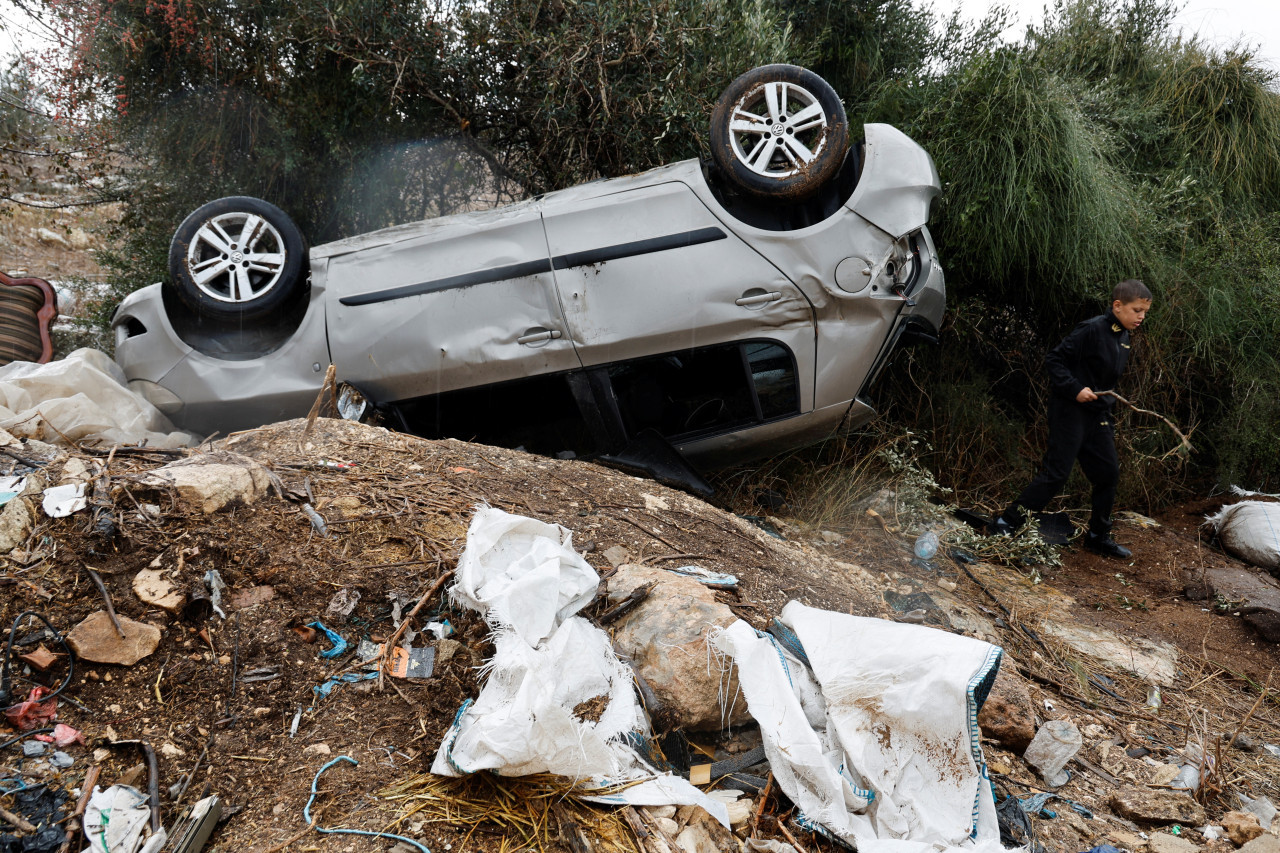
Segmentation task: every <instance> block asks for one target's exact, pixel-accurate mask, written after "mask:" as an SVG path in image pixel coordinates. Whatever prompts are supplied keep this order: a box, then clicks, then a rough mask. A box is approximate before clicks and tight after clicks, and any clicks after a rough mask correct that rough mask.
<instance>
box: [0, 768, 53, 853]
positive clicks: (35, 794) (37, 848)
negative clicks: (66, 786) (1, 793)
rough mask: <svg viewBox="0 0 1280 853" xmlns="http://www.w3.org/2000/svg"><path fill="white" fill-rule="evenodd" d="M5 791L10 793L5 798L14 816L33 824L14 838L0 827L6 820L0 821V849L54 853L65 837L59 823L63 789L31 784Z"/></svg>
mask: <svg viewBox="0 0 1280 853" xmlns="http://www.w3.org/2000/svg"><path fill="white" fill-rule="evenodd" d="M5 793H6V794H8V793H12V795H13V800H12V801H11V802H8V801H6V805H7V806H8V807H9V809H10V810H11V811H12V812H14V814H15V816H16V817H18V818H20V819H21V820H23V821H25V822H26V823H27V824H28V825H29V826H33V827H35V832H30V831H28V833H27V834H25V835H24V836H23V837H22V838H17V837H15V836H13V835H9V834H8V833H6V832H5V831H4V830H5V829H6V828H8V826H9V824H8V822H7V821H6V822H3V823H0V850H4V851H10V850H12V851H14V853H57V851H58V850H60V849H61V847H62V842H63V839H64V838H65V837H66V830H65V829H64V828H63V824H62V822H63V821H65V820H66V811H67V800H68V797H67V794H66V792H65V791H63V790H61V789H59V788H55V787H53V786H50V785H31V786H29V787H23V788H18V789H16V790H13V791H11V792H5Z"/></svg>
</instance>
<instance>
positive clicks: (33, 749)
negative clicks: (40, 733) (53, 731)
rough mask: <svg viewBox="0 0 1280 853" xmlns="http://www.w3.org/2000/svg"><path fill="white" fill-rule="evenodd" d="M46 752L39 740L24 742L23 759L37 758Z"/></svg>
mask: <svg viewBox="0 0 1280 853" xmlns="http://www.w3.org/2000/svg"><path fill="white" fill-rule="evenodd" d="M44 752H45V745H44V744H42V743H40V741H38V740H24V741H23V742H22V757H23V758H35V757H36V756H39V755H44Z"/></svg>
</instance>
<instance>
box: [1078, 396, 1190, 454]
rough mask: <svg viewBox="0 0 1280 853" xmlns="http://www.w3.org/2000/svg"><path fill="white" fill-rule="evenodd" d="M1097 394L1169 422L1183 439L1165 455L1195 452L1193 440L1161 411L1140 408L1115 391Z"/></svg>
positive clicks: (1172, 428)
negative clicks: (1179, 444)
mask: <svg viewBox="0 0 1280 853" xmlns="http://www.w3.org/2000/svg"><path fill="white" fill-rule="evenodd" d="M1097 394H1098V396H1099V397H1114V398H1116V399H1117V400H1119V401H1120V402H1121V403H1124V404H1125V405H1126V406H1128V407H1129V408H1131V409H1133V410H1134V411H1135V412H1138V413H1139V414H1143V415H1151V416H1152V417H1156V418H1159V419H1160V420H1162V421H1164V422H1165V423H1166V424H1168V426H1169V429H1171V430H1173V431H1174V433H1175V434H1176V435H1177V436H1178V440H1179V441H1181V442H1182V444H1181V446H1179V447H1177V448H1174V449H1173V450H1170V451H1169V452H1168V453H1166V454H1165V456H1170V455H1172V454H1175V453H1176V454H1178V455H1179V456H1182V457H1187V456H1190V455H1191V454H1192V453H1194V452H1195V448H1194V447H1192V446H1191V442H1190V441H1189V440H1188V439H1187V437H1186V436H1185V435H1183V434H1182V430H1180V429H1178V427H1177V425H1175V424H1174V422H1173V421H1171V420H1169V419H1168V418H1166V417H1165V416H1164V415H1162V414H1160V413H1159V412H1153V411H1151V410H1150V409H1140V408H1138V407H1137V406H1135V405H1134V404H1133V403H1130V402H1129V401H1128V400H1126V399H1125V398H1124V397H1121V396H1120V395H1119V394H1117V393H1116V392H1115V391H1098V392H1097Z"/></svg>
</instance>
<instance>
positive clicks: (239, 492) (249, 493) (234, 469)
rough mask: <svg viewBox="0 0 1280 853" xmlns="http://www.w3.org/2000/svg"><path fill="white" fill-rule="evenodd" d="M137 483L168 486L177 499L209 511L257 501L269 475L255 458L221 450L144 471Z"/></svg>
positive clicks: (165, 487)
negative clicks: (145, 472) (143, 475)
mask: <svg viewBox="0 0 1280 853" xmlns="http://www.w3.org/2000/svg"><path fill="white" fill-rule="evenodd" d="M141 483H142V485H143V486H145V487H147V488H150V489H154V490H157V491H161V490H164V491H168V490H170V489H172V490H174V491H176V492H177V493H178V497H179V499H181V500H184V501H187V502H189V503H194V504H196V505H197V506H199V507H200V508H201V510H203V511H204V512H206V513H211V512H217V511H218V510H220V509H223V508H225V507H229V506H241V505H244V504H251V503H253V502H255V501H257V500H258V499H259V498H261V497H262V496H263V495H265V494H266V493H267V488H268V487H269V486H270V485H271V475H270V474H269V473H268V472H267V469H266V468H264V467H263V466H262V465H261V464H260V463H258V462H257V461H255V460H253V459H250V458H249V457H247V456H241V455H239V454H237V453H228V452H225V451H223V452H219V453H205V454H198V455H195V456H189V457H187V458H186V459H179V460H178V461H176V462H170V463H169V464H168V465H165V466H164V467H162V468H157V469H155V470H154V471H152V472H150V473H149V474H147V475H146V476H145V477H143V478H142V479H141Z"/></svg>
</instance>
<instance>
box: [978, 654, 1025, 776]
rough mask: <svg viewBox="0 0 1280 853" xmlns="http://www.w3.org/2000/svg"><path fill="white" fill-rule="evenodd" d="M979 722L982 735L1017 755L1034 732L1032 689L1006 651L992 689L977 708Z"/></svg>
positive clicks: (1023, 750) (1021, 751)
mask: <svg viewBox="0 0 1280 853" xmlns="http://www.w3.org/2000/svg"><path fill="white" fill-rule="evenodd" d="M978 726H979V727H980V728H981V729H982V733H983V734H984V735H986V736H987V737H989V738H991V739H992V740H994V741H996V742H998V743H1000V744H1001V745H1003V746H1006V747H1008V748H1009V749H1011V750H1013V751H1014V752H1016V753H1018V754H1019V755H1021V754H1022V753H1023V752H1025V751H1026V749H1027V747H1028V746H1030V745H1031V739H1032V738H1033V737H1035V736H1036V717H1035V708H1034V706H1032V704H1031V693H1030V691H1028V690H1027V683H1026V681H1024V680H1023V678H1022V676H1020V675H1018V672H1017V668H1016V666H1015V665H1014V662H1013V661H1012V660H1010V659H1009V657H1008V655H1006V656H1005V658H1004V660H1003V661H1001V663H1000V672H999V673H997V675H996V681H995V684H994V685H992V687H991V693H990V694H989V695H988V696H987V701H986V702H985V703H984V704H983V706H982V710H981V711H979V712H978Z"/></svg>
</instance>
